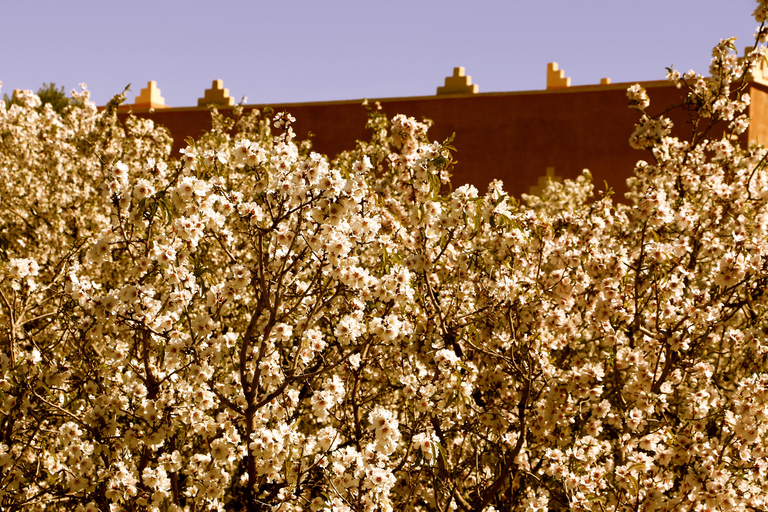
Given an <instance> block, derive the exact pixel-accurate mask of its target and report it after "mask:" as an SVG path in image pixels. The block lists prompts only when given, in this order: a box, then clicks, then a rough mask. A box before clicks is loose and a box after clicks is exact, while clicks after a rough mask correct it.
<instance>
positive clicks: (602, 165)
mask: <svg viewBox="0 0 768 512" xmlns="http://www.w3.org/2000/svg"><path fill="white" fill-rule="evenodd" d="M628 85H630V84H615V85H607V86H586V87H570V88H567V89H559V90H549V91H533V92H517V93H485V94H474V95H454V96H431V97H417V98H392V99H381V100H378V101H379V102H380V103H381V105H382V108H383V111H384V113H385V114H387V116H389V117H392V116H394V115H395V114H406V115H409V116H414V117H416V118H417V119H421V118H423V117H427V118H430V119H432V120H433V121H434V125H433V127H432V129H431V130H430V138H431V139H433V140H438V141H442V140H444V139H445V138H447V137H448V136H450V135H451V134H452V133H455V134H456V138H455V141H454V146H455V147H456V149H457V153H456V154H455V158H456V160H457V162H458V163H457V165H456V168H455V172H454V179H453V185H454V187H457V186H459V185H461V184H463V183H467V182H469V183H472V184H474V185H475V186H477V187H478V188H479V189H480V190H481V192H482V191H485V188H486V186H487V184H488V183H489V182H490V181H491V180H493V179H500V180H503V181H504V184H505V189H506V190H508V191H509V192H510V193H512V194H513V195H520V194H522V193H528V192H529V191H530V188H531V186H535V185H537V183H538V178H539V177H541V176H544V175H545V174H546V169H547V168H548V167H554V174H555V175H556V176H559V177H562V178H575V177H577V176H578V175H579V174H581V171H582V169H585V168H587V169H589V170H590V171H591V173H592V176H593V179H594V183H595V185H596V189H597V190H603V189H604V188H605V187H604V183H608V185H609V186H610V187H612V188H613V189H614V190H615V191H616V193H617V194H618V198H621V197H622V195H623V193H624V191H625V190H626V186H625V180H626V178H627V177H629V176H631V174H632V171H633V169H634V167H635V163H636V162H637V161H638V160H640V159H649V160H650V159H651V155H650V154H649V153H648V152H643V151H637V150H633V149H632V148H630V146H629V143H628V140H629V136H630V135H631V134H632V131H633V128H634V123H635V122H636V121H637V119H638V118H639V113H638V112H637V111H634V110H631V109H629V108H628V107H627V97H626V93H625V91H626V88H627V87H628ZM646 86H647V88H648V93H649V96H650V98H651V107H650V108H649V109H648V112H649V113H651V114H656V113H661V112H663V111H664V110H665V109H666V108H667V107H669V106H671V105H674V104H679V103H680V101H681V99H682V97H683V91H681V90H678V89H676V88H674V87H673V86H670V85H668V84H667V83H666V82H661V83H658V82H654V83H648V84H646ZM753 89H755V87H753ZM753 97H754V98H755V100H756V101H755V105H754V106H753V108H755V107H758V108H759V110H760V112H762V111H764V110H765V111H766V113H767V114H768V94H766V88H765V87H762V86H761V87H759V88H758V89H756V90H755V91H754V92H753ZM373 101H375V100H371V103H373ZM270 106H271V107H272V108H273V109H275V111H280V110H287V111H288V112H290V113H291V114H293V115H294V117H296V119H297V121H296V123H295V124H294V129H295V130H296V133H297V135H298V137H299V138H300V139H304V138H306V136H307V134H308V133H309V132H311V133H312V134H313V138H312V140H313V147H314V149H315V150H316V151H318V152H321V153H325V154H327V155H329V156H331V157H332V156H334V155H336V154H338V153H339V152H340V151H343V150H346V149H352V148H354V145H355V141H356V140H360V139H366V138H367V137H368V134H367V133H366V130H365V122H366V112H365V109H364V108H363V106H362V101H361V100H357V101H343V102H326V103H303V104H285V105H270ZM263 107H264V105H253V106H249V107H246V109H247V108H263ZM227 108H228V107H222V108H220V111H222V112H224V113H225V112H226V110H227ZM756 113H757V112H756ZM135 114H136V115H137V116H140V117H149V118H151V119H153V120H155V121H156V122H157V123H159V124H162V125H164V126H166V127H167V128H168V129H169V130H170V131H171V133H172V134H173V136H174V151H175V152H178V149H179V148H181V147H183V146H184V139H185V138H187V137H190V136H191V137H197V136H199V135H200V134H201V133H202V132H203V131H205V130H207V129H209V128H210V116H209V113H208V110H207V109H206V108H196V107H195V108H172V109H158V110H155V111H154V112H152V113H150V112H148V111H136V112H135ZM670 115H671V117H672V119H673V121H674V123H675V126H676V128H675V132H674V134H677V135H680V136H685V135H686V133H690V124H689V123H688V121H687V118H686V114H685V113H684V112H683V111H681V110H676V111H672V112H671V114H670ZM761 118H762V119H765V118H768V115H767V116H761ZM753 124H754V125H753V127H752V131H751V132H750V135H751V136H752V135H753V133H754V135H757V134H760V135H761V139H763V137H766V138H768V129H766V128H765V127H763V126H762V125H757V124H755V123H753ZM763 132H765V133H763ZM763 140H765V139H763Z"/></svg>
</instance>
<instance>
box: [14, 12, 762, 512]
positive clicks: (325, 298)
mask: <svg viewBox="0 0 768 512" xmlns="http://www.w3.org/2000/svg"><path fill="white" fill-rule="evenodd" d="M766 13H768V5H767V4H765V3H762V2H760V3H759V7H758V9H757V10H756V12H755V16H756V18H757V19H758V21H759V22H760V23H761V28H760V29H759V31H758V39H759V40H763V39H764V38H765V35H766V32H765V29H764V27H763V25H762V22H763V21H764V19H763V18H765V15H766ZM759 58H762V53H761V51H760V50H755V51H753V52H751V53H749V54H748V55H747V56H746V57H744V58H737V57H736V54H735V49H734V46H733V42H732V41H731V40H725V41H723V42H721V44H720V45H718V46H717V47H716V48H715V50H714V52H713V59H712V67H711V69H710V76H708V77H702V76H699V75H696V74H695V73H692V72H689V73H686V74H680V73H677V72H675V71H670V79H671V80H673V81H675V82H676V83H679V84H680V85H681V86H682V87H684V88H681V92H682V94H683V95H684V97H685V100H684V102H683V105H682V107H683V108H687V109H689V110H690V111H691V115H692V119H693V120H694V129H693V131H692V133H693V134H692V135H691V136H690V137H688V138H686V139H685V140H684V139H681V138H678V137H675V136H673V135H672V133H673V131H674V129H675V127H674V126H673V125H672V123H671V121H670V120H669V119H668V118H666V117H663V116H652V115H650V114H646V112H647V109H648V108H649V107H650V100H649V98H648V95H647V93H646V92H645V91H644V90H643V89H642V87H640V86H635V87H632V88H630V90H629V91H628V93H627V94H628V97H629V100H630V105H631V106H632V107H634V108H637V109H638V110H640V112H641V114H640V115H641V118H640V120H639V122H638V124H637V128H636V130H635V132H634V133H633V134H632V135H631V139H630V143H631V144H632V145H633V146H635V147H638V148H642V149H646V150H648V151H649V155H650V157H649V158H648V161H641V162H640V163H639V164H638V166H637V168H636V171H635V177H634V178H633V179H632V180H630V183H629V185H630V189H631V190H630V193H629V194H628V196H627V202H628V204H622V203H621V202H614V200H613V199H612V198H611V197H610V196H609V195H607V194H605V195H601V196H600V197H597V198H595V197H592V185H591V183H590V180H589V175H588V173H585V175H584V176H582V177H581V178H579V179H578V180H575V181H566V182H565V183H550V185H549V186H548V187H547V188H546V189H545V191H544V192H543V193H542V195H541V196H530V197H528V196H526V197H524V200H523V201H522V202H517V201H516V200H514V199H513V198H511V197H509V196H508V195H507V194H505V192H504V190H503V186H502V184H501V183H500V182H494V183H492V184H491V185H490V186H489V188H488V190H487V192H485V193H484V194H481V193H480V192H478V190H476V189H475V188H474V187H472V186H471V185H463V186H460V187H458V188H456V189H455V190H451V188H450V169H451V165H452V161H451V148H450V146H449V144H448V142H446V143H442V144H441V143H436V142H430V141H429V139H428V125H427V124H425V123H422V122H418V121H416V120H414V119H411V118H407V117H405V116H396V117H394V118H393V119H391V120H389V119H387V118H386V117H384V116H383V115H382V114H381V113H380V112H379V111H378V110H376V109H375V108H371V117H370V121H369V124H370V127H371V128H372V133H373V135H372V138H371V140H370V141H368V142H361V143H359V145H358V147H357V148H356V149H355V150H353V151H349V152H347V153H344V154H342V155H339V156H338V157H337V158H336V159H335V160H333V161H330V160H329V159H328V158H327V157H325V156H322V155H319V154H317V153H314V152H312V151H311V148H310V146H309V145H308V144H307V143H297V142H296V141H295V140H294V134H293V130H292V128H291V123H292V122H293V121H294V120H293V118H292V117H290V115H289V114H287V113H278V114H277V115H274V116H273V115H271V114H270V115H265V114H264V113H259V112H257V111H254V112H251V113H247V114H246V113H244V112H243V110H242V109H241V108H237V109H235V111H234V115H233V116H232V117H230V118H225V117H224V116H221V115H219V114H218V113H217V112H215V111H214V112H213V129H212V130H211V131H210V132H209V133H207V134H206V135H204V136H203V137H202V138H201V139H200V140H198V141H195V142H190V145H189V146H188V147H187V148H186V149H184V150H183V152H182V155H181V158H178V159H176V158H172V156H171V155H169V151H170V139H169V137H168V135H167V133H166V132H165V131H163V130H162V129H159V128H158V127H156V126H154V125H153V124H152V123H151V122H150V121H146V120H138V119H135V118H129V119H128V121H126V122H125V124H120V123H118V121H117V118H116V108H117V105H118V104H119V102H120V100H121V98H120V97H118V98H116V99H115V100H114V101H113V102H112V103H111V104H110V105H108V107H107V108H106V109H105V110H104V111H98V110H97V109H96V108H95V107H94V106H93V104H92V103H90V102H89V101H88V93H87V91H85V90H83V91H82V92H80V93H78V95H77V96H76V99H77V100H78V101H76V102H73V104H72V105H71V106H70V107H68V108H67V110H66V111H65V113H64V114H62V115H59V114H57V113H56V112H54V111H53V110H52V109H51V108H50V107H41V106H40V101H39V99H38V98H37V97H36V96H35V95H33V94H31V93H21V94H19V95H17V97H18V98H19V99H20V100H21V103H22V104H21V105H18V104H17V105H12V106H5V105H0V327H1V328H2V331H1V332H2V334H0V336H2V337H1V338H0V343H1V344H2V352H0V508H3V509H7V510H15V509H20V510H75V511H96V510H102V511H108V510H109V511H129V510H162V511H181V510H189V511H199V510H284V511H289V510H312V511H365V512H372V511H378V510H381V511H391V510H394V509H395V508H398V509H401V510H414V511H438V510H439V511H445V510H464V511H483V510H486V511H492V510H498V511H502V510H520V511H523V510H530V511H546V510H593V511H604V510H616V511H630V510H632V511H634V510H643V511H672V510H696V511H705V510H766V509H768V368H766V364H767V363H768V293H767V292H766V290H767V289H768V288H767V286H768V171H767V170H766V162H768V152H766V150H765V149H764V148H762V147H757V146H754V145H750V146H749V147H748V148H742V147H741V146H740V145H739V136H740V135H741V134H743V133H744V131H745V129H746V127H747V126H748V119H747V118H746V117H745V115H744V113H743V112H744V110H745V108H746V107H747V106H748V104H749V98H748V96H747V94H746V92H745V84H746V83H747V82H746V80H747V79H748V78H749V73H750V70H751V67H752V66H753V64H754V63H755V62H756V61H757V59H759ZM489 150H492V148H489Z"/></svg>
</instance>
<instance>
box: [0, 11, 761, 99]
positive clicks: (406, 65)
mask: <svg viewBox="0 0 768 512" xmlns="http://www.w3.org/2000/svg"><path fill="white" fill-rule="evenodd" d="M755 5H756V3H755V1H754V0H642V1H629V0H473V1H466V0H326V1H323V0H270V1H262V0H252V1H245V0H216V1H200V0H135V1H132V2H125V1H120V2H118V1H114V0H77V1H72V2H65V1H61V0H0V20H2V21H1V24H0V27H2V28H0V48H2V51H0V80H2V83H3V87H2V92H5V93H10V92H11V91H12V90H13V89H32V90H37V89H38V88H39V87H40V86H41V85H42V84H43V82H55V83H56V84H57V85H63V86H65V88H66V90H67V91H69V90H71V89H72V88H74V87H76V86H77V84H79V83H81V82H84V83H86V84H88V88H89V90H91V93H92V98H93V99H94V100H95V101H96V103H98V104H104V103H105V102H106V101H107V99H108V98H109V97H111V96H112V95H114V94H116V93H119V92H120V91H122V89H123V88H124V87H125V86H126V85H127V84H129V83H130V84H132V86H131V92H129V94H128V99H129V102H133V99H134V97H135V96H136V95H138V93H139V90H140V89H141V88H142V87H145V86H146V83H147V81H149V80H156V81H157V83H158V87H159V88H160V89H161V91H162V96H163V97H164V98H165V102H166V104H168V105H172V106H191V105H196V104H197V98H199V97H201V96H202V95H203V91H204V90H205V89H206V88H209V87H210V86H211V81H212V80H214V79H222V80H223V81H224V87H227V88H228V89H229V91H230V95H231V96H233V97H234V98H235V99H236V100H238V101H239V100H240V99H241V98H242V97H243V96H246V97H247V98H248V103H284V102H305V101H326V100H343V99H361V98H366V97H367V98H383V97H397V96H422V95H432V94H435V91H436V88H437V87H438V86H439V85H442V84H443V81H444V78H445V77H446V76H448V75H450V74H451V73H452V70H453V68H454V67H455V66H464V67H465V68H466V72H467V74H468V75H470V76H471V77H472V82H473V83H476V84H478V85H479V88H480V92H496V91H519V90H535V89H543V88H544V87H545V85H546V65H547V62H550V61H556V62H558V63H559V65H560V68H561V69H564V70H565V72H566V76H569V77H571V79H572V84H573V85H582V84H592V83H598V82H599V81H600V79H601V78H602V77H610V78H611V79H612V81H613V82H614V83H615V82H629V81H640V80H657V79H663V78H664V75H665V74H666V71H665V68H666V67H667V66H670V65H674V67H675V68H677V69H679V70H680V71H683V72H684V71H687V70H689V69H691V68H692V69H695V70H696V71H699V72H702V73H706V71H707V67H708V64H709V55H710V50H711V48H712V46H714V45H715V44H716V43H717V42H718V41H719V40H720V39H721V38H726V37H732V36H738V37H739V40H738V42H737V44H738V46H739V49H740V51H741V50H743V47H744V46H746V45H748V44H751V41H752V35H753V33H754V32H755V27H756V25H757V24H756V22H755V21H754V20H753V19H752V18H751V13H752V10H753V9H754V6H755Z"/></svg>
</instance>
